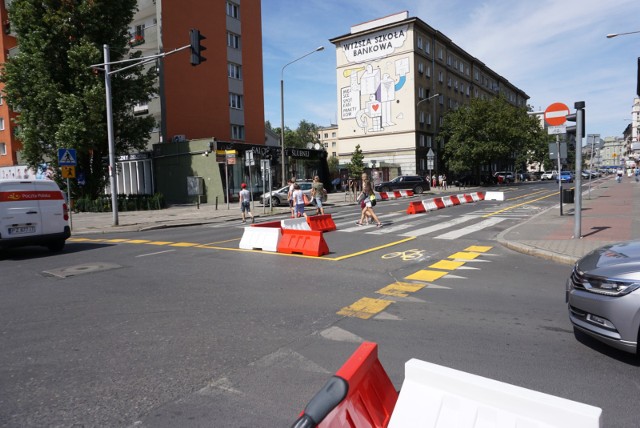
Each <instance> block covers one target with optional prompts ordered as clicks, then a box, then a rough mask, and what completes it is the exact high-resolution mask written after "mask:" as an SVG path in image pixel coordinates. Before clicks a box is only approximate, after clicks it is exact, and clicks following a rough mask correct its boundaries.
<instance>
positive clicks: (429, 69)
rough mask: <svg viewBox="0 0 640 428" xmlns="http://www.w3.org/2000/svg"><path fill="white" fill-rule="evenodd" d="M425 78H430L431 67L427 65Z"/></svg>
mask: <svg viewBox="0 0 640 428" xmlns="http://www.w3.org/2000/svg"><path fill="white" fill-rule="evenodd" d="M427 77H431V66H430V65H427Z"/></svg>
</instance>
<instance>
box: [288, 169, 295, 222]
mask: <svg viewBox="0 0 640 428" xmlns="http://www.w3.org/2000/svg"><path fill="white" fill-rule="evenodd" d="M287 183H289V192H288V193H287V200H288V201H289V211H291V218H294V217H295V207H294V202H293V191H294V188H293V187H294V185H295V183H296V178H295V177H291V179H289V181H288V182H287Z"/></svg>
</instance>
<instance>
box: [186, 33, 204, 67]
mask: <svg viewBox="0 0 640 428" xmlns="http://www.w3.org/2000/svg"><path fill="white" fill-rule="evenodd" d="M189 39H190V41H191V65H193V66H196V65H199V64H200V63H201V62H203V61H206V60H207V59H206V58H205V57H203V56H202V51H206V50H207V48H205V47H204V46H202V41H203V40H204V39H206V37H205V36H203V35H202V34H200V30H198V29H196V28H192V29H191V30H189Z"/></svg>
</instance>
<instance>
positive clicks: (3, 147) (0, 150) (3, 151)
mask: <svg viewBox="0 0 640 428" xmlns="http://www.w3.org/2000/svg"><path fill="white" fill-rule="evenodd" d="M6 155H7V144H6V143H0V156H6Z"/></svg>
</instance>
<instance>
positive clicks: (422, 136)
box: [419, 134, 424, 147]
mask: <svg viewBox="0 0 640 428" xmlns="http://www.w3.org/2000/svg"><path fill="white" fill-rule="evenodd" d="M419 144H420V147H424V135H422V134H421V135H420V142H419Z"/></svg>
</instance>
